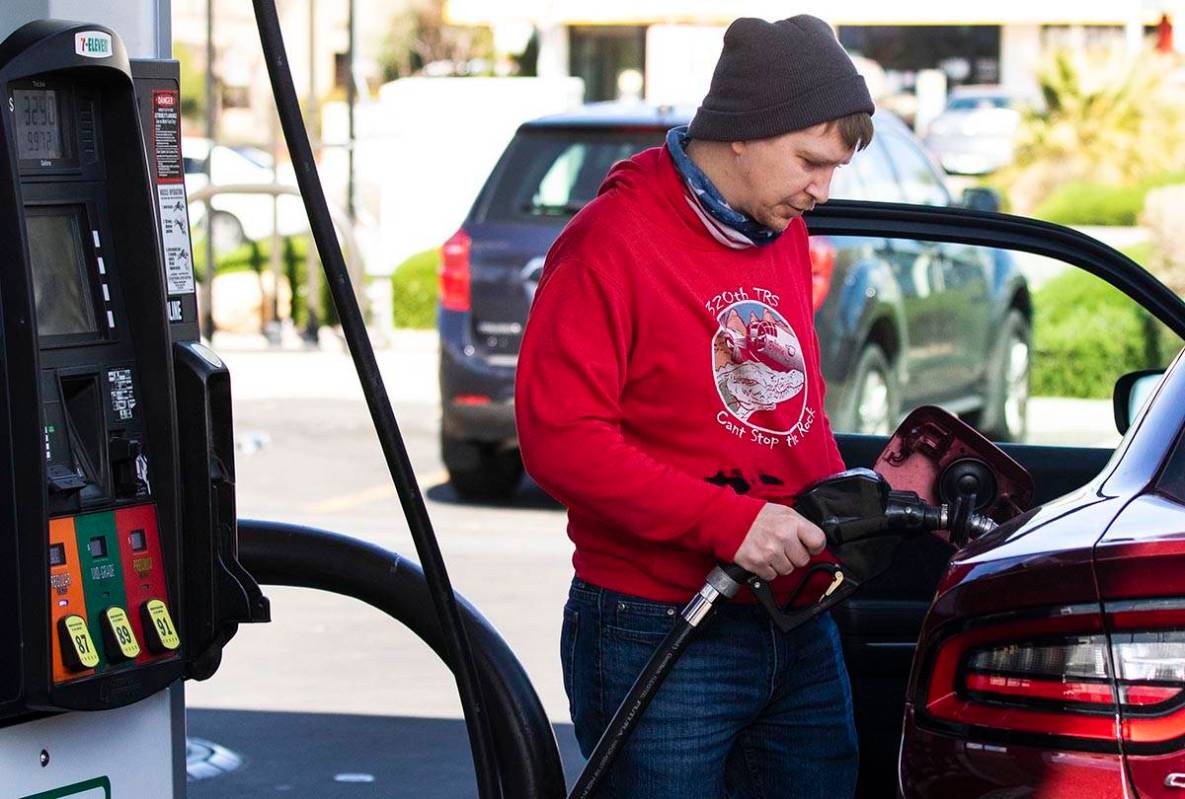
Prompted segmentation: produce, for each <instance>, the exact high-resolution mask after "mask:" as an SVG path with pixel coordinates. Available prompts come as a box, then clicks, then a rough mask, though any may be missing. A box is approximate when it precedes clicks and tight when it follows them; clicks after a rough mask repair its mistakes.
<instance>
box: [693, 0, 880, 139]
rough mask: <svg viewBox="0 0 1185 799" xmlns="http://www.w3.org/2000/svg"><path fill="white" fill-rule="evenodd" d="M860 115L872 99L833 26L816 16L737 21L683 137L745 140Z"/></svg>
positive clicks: (744, 18)
mask: <svg viewBox="0 0 1185 799" xmlns="http://www.w3.org/2000/svg"><path fill="white" fill-rule="evenodd" d="M858 111H864V112H866V113H869V114H871V113H872V112H873V104H872V96H871V95H870V94H869V93H868V87H867V86H866V85H865V83H864V78H863V77H862V76H861V75H860V74H859V73H858V72H856V67H855V66H854V65H853V64H852V59H850V58H848V54H847V53H846V52H844V49H843V47H842V46H841V45H840V43H839V42H838V41H837V40H836V38H835V34H834V33H832V31H831V26H829V25H828V24H827V23H826V22H824V21H823V20H821V19H819V18H818V17H812V16H810V15H809V14H799V15H798V16H796V17H790V18H789V19H783V20H779V21H778V22H766V21H765V20H761V19H753V18H751V17H742V18H741V19H738V20H736V21H735V22H733V23H732V24H731V25H729V26H728V30H727V31H726V32H725V33H724V50H723V51H722V52H721V53H720V60H719V61H717V62H716V71H715V72H714V73H713V74H712V86H711V88H710V89H709V90H708V96H707V97H705V98H704V101H703V103H702V104H701V105H700V107H699V110H698V111H696V113H695V118H694V119H692V120H691V127H690V129H689V130H688V133H689V134H690V135H691V137H692V138H693V139H711V140H714V141H748V140H751V139H766V138H769V137H771V136H780V135H781V134H783V133H789V132H790V131H792V130H801V129H802V128H809V127H811V126H812V125H817V124H819V123H820V122H829V121H831V120H833V119H839V118H840V117H845V116H847V115H848V114H854V113H856V112H858Z"/></svg>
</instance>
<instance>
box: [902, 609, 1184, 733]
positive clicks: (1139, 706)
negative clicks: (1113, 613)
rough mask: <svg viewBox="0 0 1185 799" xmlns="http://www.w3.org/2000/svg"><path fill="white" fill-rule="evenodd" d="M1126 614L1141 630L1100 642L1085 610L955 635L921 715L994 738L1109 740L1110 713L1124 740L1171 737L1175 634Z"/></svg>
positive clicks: (1177, 729)
mask: <svg viewBox="0 0 1185 799" xmlns="http://www.w3.org/2000/svg"><path fill="white" fill-rule="evenodd" d="M1132 615H1134V616H1137V617H1139V622H1140V627H1141V628H1142V629H1130V630H1117V631H1115V632H1112V634H1111V636H1110V643H1108V636H1107V635H1105V634H1104V633H1103V631H1102V629H1101V627H1102V625H1101V623H1100V619H1099V616H1098V615H1097V614H1094V613H1085V614H1082V615H1071V616H1066V617H1062V618H1048V619H1026V620H1023V621H1018V622H1017V623H1016V624H1015V625H999V626H996V625H993V626H991V627H981V628H976V629H971V630H967V631H965V632H962V633H958V634H956V635H954V636H952V637H950V638H948V639H946V640H945V641H944V642H943V644H942V646H941V647H940V649H939V651H938V654H937V656H936V657H935V659H934V666H933V668H932V669H931V671H930V682H929V685H928V687H927V694H926V699H925V715H927V716H929V717H930V718H931V719H934V720H936V721H940V722H948V723H956V724H961V725H962V724H966V725H974V726H976V727H982V728H989V729H995V730H999V731H1002V732H1016V733H1028V734H1038V735H1042V734H1043V735H1056V736H1059V737H1061V738H1078V739H1081V740H1083V741H1084V742H1089V741H1094V742H1099V741H1112V742H1114V741H1115V740H1116V728H1115V714H1116V710H1119V711H1121V715H1122V717H1123V723H1122V733H1121V735H1122V737H1123V739H1124V740H1125V741H1127V742H1129V743H1132V744H1157V743H1164V742H1166V741H1171V740H1174V739H1177V738H1180V737H1181V736H1183V735H1185V630H1183V629H1154V628H1155V627H1158V626H1160V625H1161V624H1163V623H1164V622H1165V621H1168V620H1167V619H1162V618H1158V617H1159V616H1160V615H1161V614H1158V613H1157V612H1156V611H1150V612H1148V613H1136V614H1132ZM1128 621H1129V622H1130V621H1131V620H1130V619H1129V620H1128ZM1174 626H1175V627H1179V626H1180V625H1178V624H1174ZM1075 628H1077V630H1078V631H1077V632H1076V631H1075ZM1149 628H1153V629H1149Z"/></svg>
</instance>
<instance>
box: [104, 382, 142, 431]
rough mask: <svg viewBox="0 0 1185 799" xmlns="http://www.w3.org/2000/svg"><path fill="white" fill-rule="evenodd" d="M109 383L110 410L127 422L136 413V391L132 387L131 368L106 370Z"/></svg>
mask: <svg viewBox="0 0 1185 799" xmlns="http://www.w3.org/2000/svg"><path fill="white" fill-rule="evenodd" d="M107 382H108V383H110V384H111V412H112V413H113V414H115V417H116V418H117V419H119V420H120V421H121V422H127V421H130V420H131V419H133V418H134V417H135V415H136V392H135V389H134V388H133V387H132V370H131V369H111V370H109V371H108V372H107Z"/></svg>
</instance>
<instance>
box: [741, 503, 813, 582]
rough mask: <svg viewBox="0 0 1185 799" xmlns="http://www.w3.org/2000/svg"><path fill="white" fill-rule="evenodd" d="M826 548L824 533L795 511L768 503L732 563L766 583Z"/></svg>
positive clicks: (754, 521) (798, 566)
mask: <svg viewBox="0 0 1185 799" xmlns="http://www.w3.org/2000/svg"><path fill="white" fill-rule="evenodd" d="M826 545H827V539H826V538H825V537H824V536H823V531H822V530H820V529H819V528H818V527H816V526H815V525H814V524H812V523H811V522H809V521H807V520H806V518H804V517H803V516H802V515H801V514H800V513H799V512H798V511H796V510H794V509H793V508H787V507H786V506H785V505H777V504H775V503H772V502H767V503H766V505H765V507H764V508H762V509H761V511H760V512H759V513H758V514H757V518H756V519H754V520H753V526H752V527H750V528H749V532H748V533H746V534H745V540H744V541H742V542H741V546H740V548H739V549H737V551H736V554H735V555H733V557H732V560H733V562H734V563H736V564H737V565H738V566H741V567H743V568H745V569H746V570H748V571H751V572H753V574H756V575H757V576H758V577H760V578H761V579H763V580H767V581H768V580H772V579H774V578H775V577H777V576H778V575H781V574H789V573H790V572H792V571H794V570H795V569H796V568H797V569H801V568H802V567H804V566H806V565H807V563H809V562H810V559H811V555H818V554H819V553H820V552H822V551H823V548H824V547H825V546H826Z"/></svg>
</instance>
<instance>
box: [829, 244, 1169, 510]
mask: <svg viewBox="0 0 1185 799" xmlns="http://www.w3.org/2000/svg"><path fill="white" fill-rule="evenodd" d="M813 243H814V246H813V247H812V253H811V256H812V259H813V261H814V262H816V263H817V265H818V267H819V269H818V270H817V272H819V273H820V275H821V277H822V279H817V280H816V281H815V290H816V292H817V294H818V295H820V296H815V297H813V298H812V299H814V301H815V302H816V304H817V307H818V310H817V312H816V316H815V326H816V332H817V334H818V338H819V346H820V366H821V369H822V372H823V377H824V379H825V381H826V383H827V395H826V412H827V414H828V417H829V419H830V421H831V425H832V429H833V430H834V431H835V432H837V433H870V434H876V433H880V434H888V433H889V432H891V431H892V430H893V429H895V428H896V426H897V424H898V423H899V422H900V421H901V420H902V419H904V418H905V416H906V415H907V414H908V413H909V411H911V410H912V409H913V408H916V407H918V406H919V405H939V406H942V407H944V408H946V409H947V410H949V411H951V412H953V413H955V414H957V415H958V416H960V417H961V418H963V419H964V420H966V421H968V422H969V423H971V424H972V425H973V426H975V427H977V428H978V429H980V430H981V431H983V432H985V433H986V434H987V435H988V436H989V438H991V439H993V440H997V441H1000V440H1005V441H1022V442H1025V443H1032V444H1046V445H1059V446H1061V445H1065V446H1089V447H1113V446H1115V445H1116V444H1117V443H1118V442H1119V440H1120V434H1119V432H1118V430H1117V429H1116V427H1115V421H1114V411H1113V407H1112V399H1111V398H1112V395H1113V392H1114V387H1115V383H1116V381H1117V380H1118V379H1119V378H1120V377H1121V376H1123V375H1124V374H1126V373H1128V372H1132V371H1135V370H1138V369H1157V368H1164V367H1165V366H1166V365H1167V364H1168V363H1169V362H1170V361H1171V360H1172V359H1173V357H1175V356H1176V354H1177V353H1178V352H1179V351H1180V349H1181V347H1182V344H1183V342H1182V340H1181V338H1180V337H1179V336H1177V335H1175V334H1174V333H1172V331H1170V330H1169V329H1168V328H1167V327H1166V326H1165V325H1163V324H1162V323H1160V322H1159V321H1158V320H1156V319H1155V318H1154V317H1153V316H1152V315H1151V314H1149V313H1148V312H1147V311H1146V310H1145V309H1143V308H1142V307H1141V306H1140V305H1139V304H1138V303H1136V302H1135V301H1134V300H1132V299H1130V298H1129V297H1127V296H1126V295H1124V294H1123V293H1121V292H1120V291H1119V290H1118V289H1116V288H1114V287H1112V286H1111V285H1110V284H1108V283H1107V282H1106V281H1104V280H1103V279H1102V278H1099V277H1096V276H1094V275H1092V274H1090V273H1088V272H1086V271H1084V270H1082V269H1079V268H1078V267H1075V266H1072V265H1069V264H1065V263H1062V262H1060V261H1056V260H1054V259H1050V258H1045V257H1041V256H1035V255H1030V254H1028V253H1024V252H1019V251H1008V250H1000V249H989V248H983V247H976V246H972V245H963V244H957V245H956V244H945V243H933V242H926V241H916V240H912V239H888V240H885V239H878V238H870V237H846V236H832V235H827V236H822V237H820V236H816V237H815V241H814V242H813ZM856 320H859V321H858V322H857V321H856ZM1180 457H1181V463H1182V466H1181V469H1182V472H1183V473H1185V454H1182V455H1181V456H1180ZM1178 485H1181V486H1183V487H1182V489H1181V493H1182V495H1185V475H1183V479H1182V480H1181V481H1180V482H1179V483H1178Z"/></svg>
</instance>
